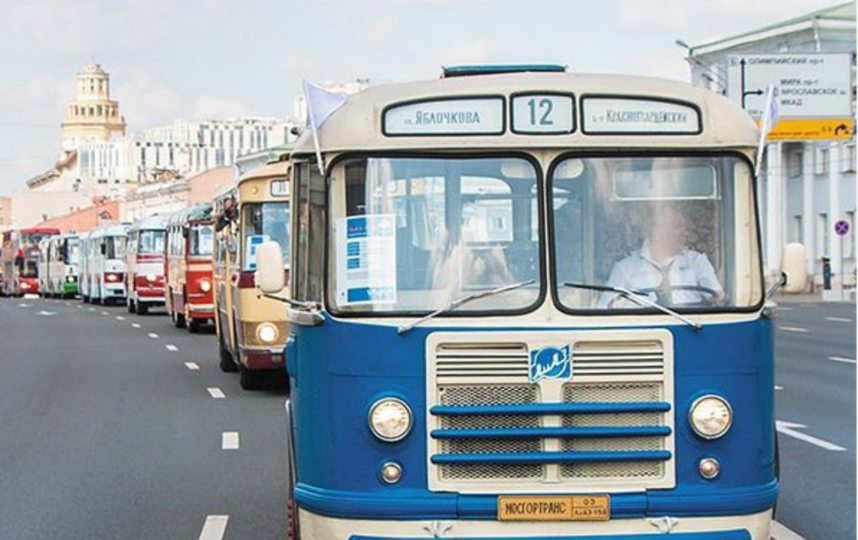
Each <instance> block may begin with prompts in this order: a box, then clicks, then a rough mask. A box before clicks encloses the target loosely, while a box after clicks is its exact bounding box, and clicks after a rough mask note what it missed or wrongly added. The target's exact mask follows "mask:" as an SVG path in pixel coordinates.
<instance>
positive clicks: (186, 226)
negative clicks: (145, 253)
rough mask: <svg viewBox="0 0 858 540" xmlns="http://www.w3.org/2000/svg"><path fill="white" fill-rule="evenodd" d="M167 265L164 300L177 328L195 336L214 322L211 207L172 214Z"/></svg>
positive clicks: (206, 204)
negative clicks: (186, 330) (203, 326)
mask: <svg viewBox="0 0 858 540" xmlns="http://www.w3.org/2000/svg"><path fill="white" fill-rule="evenodd" d="M166 245H167V264H166V267H165V272H166V287H165V289H164V295H165V296H164V300H165V305H166V308H167V313H169V314H170V317H171V319H172V320H173V324H174V325H175V326H176V328H183V327H187V329H188V331H189V332H191V333H195V332H198V331H199V329H200V326H201V325H203V324H205V323H207V322H209V321H214V292H213V291H212V283H213V281H214V278H213V276H212V249H213V246H214V221H213V219H212V205H211V203H201V204H198V205H197V206H195V207H193V208H188V209H186V210H181V211H179V212H176V213H174V214H172V215H171V216H170V217H169V219H168V221H167V240H166Z"/></svg>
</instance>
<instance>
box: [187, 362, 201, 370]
mask: <svg viewBox="0 0 858 540" xmlns="http://www.w3.org/2000/svg"><path fill="white" fill-rule="evenodd" d="M185 367H187V368H188V369H190V370H191V371H199V370H200V366H199V365H197V363H196V362H185Z"/></svg>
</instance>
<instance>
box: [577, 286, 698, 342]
mask: <svg viewBox="0 0 858 540" xmlns="http://www.w3.org/2000/svg"><path fill="white" fill-rule="evenodd" d="M563 285H564V286H566V287H572V288H574V289H588V290H591V291H600V292H614V293H617V294H619V295H622V296H623V297H624V298H628V299H629V300H631V301H632V302H634V303H636V304H638V305H639V306H643V307H651V308H655V309H657V310H659V311H661V312H663V313H667V314H668V315H670V316H671V317H674V318H676V319H679V320H680V321H682V322H684V323H685V324H687V325H689V326H692V327H693V328H694V329H695V330H697V331H698V332H699V331H700V330H702V329H703V325H702V324H700V323H698V322H694V321H692V320H691V319H689V318H688V317H686V316H684V315H680V314H679V313H677V312H675V311H673V310H672V309H669V308H666V307H664V306H662V305H661V304H659V303H658V302H654V301H652V300H650V299H649V298H648V297H647V296H646V293H643V292H641V291H633V290H631V289H626V288H625V287H612V286H610V285H591V284H589V283H564V284H563Z"/></svg>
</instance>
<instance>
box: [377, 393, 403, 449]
mask: <svg viewBox="0 0 858 540" xmlns="http://www.w3.org/2000/svg"><path fill="white" fill-rule="evenodd" d="M386 404H395V405H398V406H400V407H402V408H403V409H404V411H405V415H406V417H407V418H408V425H407V426H406V427H405V429H403V430H402V432H401V433H400V434H398V435H396V436H393V437H390V436H387V435H384V434H383V433H380V432H379V431H378V429H376V427H375V422H373V416H374V415H375V412H376V410H378V408H379V407H380V406H382V405H386ZM367 424H368V425H369V430H370V432H372V434H373V435H374V436H375V437H376V438H377V439H378V440H380V441H382V442H386V443H395V442H399V441H401V440H402V439H404V438H405V437H407V436H408V434H409V433H411V429H412V428H413V427H414V413H413V412H412V410H411V407H410V406H409V405H408V403H406V402H405V400H403V399H401V398H398V397H396V396H386V397H382V398H379V399H377V400H375V402H374V403H373V404H372V406H371V407H370V408H369V413H368V414H367Z"/></svg>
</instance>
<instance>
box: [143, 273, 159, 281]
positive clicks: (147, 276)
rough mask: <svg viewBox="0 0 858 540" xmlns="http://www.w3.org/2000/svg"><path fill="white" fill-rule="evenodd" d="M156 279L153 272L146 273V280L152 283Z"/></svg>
mask: <svg viewBox="0 0 858 540" xmlns="http://www.w3.org/2000/svg"><path fill="white" fill-rule="evenodd" d="M156 279H158V276H156V275H155V274H146V281H148V282H149V283H153V282H154V281H155V280H156Z"/></svg>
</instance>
